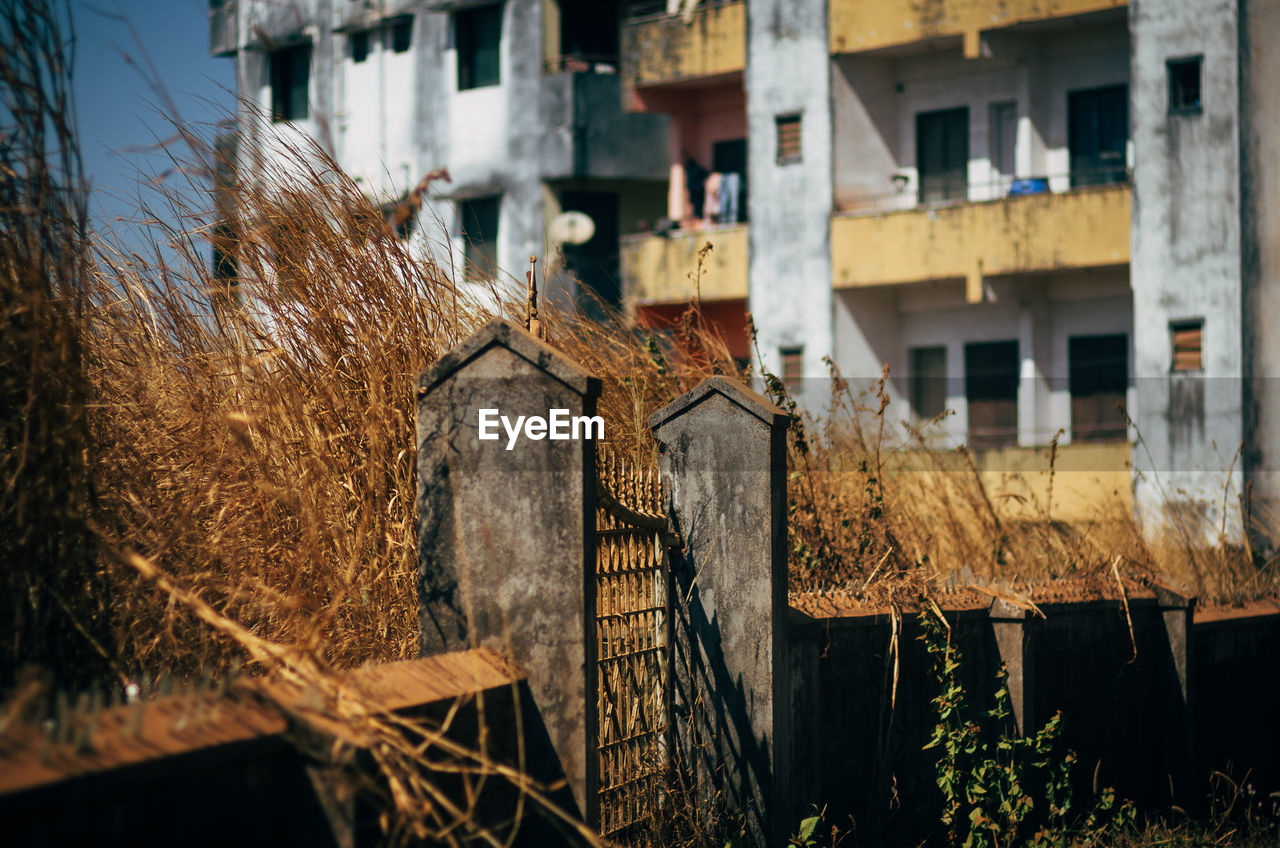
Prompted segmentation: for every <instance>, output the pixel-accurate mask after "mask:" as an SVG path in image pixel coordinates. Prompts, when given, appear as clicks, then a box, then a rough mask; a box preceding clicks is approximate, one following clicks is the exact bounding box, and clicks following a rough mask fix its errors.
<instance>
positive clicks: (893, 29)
mask: <svg viewBox="0 0 1280 848" xmlns="http://www.w3.org/2000/svg"><path fill="white" fill-rule="evenodd" d="M1128 5H1129V4H1128V0H1000V2H996V0H932V2H928V3H921V2H919V0H831V5H830V12H829V15H830V18H829V20H830V29H831V33H830V38H831V44H830V48H831V52H832V53H857V52H861V51H864V50H881V49H884V48H886V47H899V46H902V45H906V44H912V43H916V42H923V41H930V40H933V39H940V38H948V37H955V36H960V37H962V38H963V39H964V49H965V55H966V56H968V57H970V58H976V57H977V56H978V55H980V51H981V46H980V43H979V34H980V33H981V32H983V31H987V30H993V29H1003V28H1005V27H1011V26H1014V25H1017V24H1025V23H1033V22H1037V21H1051V20H1055V19H1061V18H1071V17H1074V16H1076V15H1084V14H1088V13H1090V12H1101V11H1106V10H1108V9H1123V8H1125V7H1126V6H1128Z"/></svg>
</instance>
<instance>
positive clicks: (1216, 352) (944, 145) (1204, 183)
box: [622, 0, 1280, 541]
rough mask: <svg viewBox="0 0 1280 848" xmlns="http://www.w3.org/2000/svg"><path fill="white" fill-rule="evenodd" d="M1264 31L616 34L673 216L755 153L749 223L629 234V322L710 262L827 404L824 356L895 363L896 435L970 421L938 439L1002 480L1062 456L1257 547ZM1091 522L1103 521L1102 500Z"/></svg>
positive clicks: (1266, 367)
mask: <svg viewBox="0 0 1280 848" xmlns="http://www.w3.org/2000/svg"><path fill="white" fill-rule="evenodd" d="M1277 9H1280V4H1277V3H1275V2H1273V0H1226V2H1213V3H1208V4H1204V3H1190V2H1186V1H1185V0H1182V2H1174V0H1143V2H1142V3H1141V4H1140V5H1138V4H1134V5H1133V6H1132V7H1131V6H1130V5H1129V4H1127V3H1126V2H1123V0H1119V1H1117V0H1058V2H1052V3H1045V2H1038V0H1002V2H998V3H997V2H994V1H993V2H971V1H970V0H937V2H930V3H924V4H921V3H918V2H911V0H876V2H870V0H729V2H718V3H717V2H703V3H701V4H699V5H698V6H697V7H696V9H695V10H694V11H693V13H692V14H683V15H682V14H672V13H671V12H670V11H668V10H666V9H661V10H655V9H645V10H644V11H646V12H647V13H648V14H646V15H633V16H630V17H627V18H626V19H624V21H623V24H622V43H623V67H622V73H623V78H624V81H625V83H626V85H627V86H628V87H629V89H630V93H629V94H628V97H629V99H630V104H631V106H632V108H639V109H641V110H645V111H660V112H663V113H664V114H668V115H670V116H671V120H672V134H673V138H672V142H671V145H670V157H669V158H670V161H669V167H670V170H671V172H672V177H671V180H670V183H671V185H672V187H673V199H672V213H671V216H670V217H671V218H673V219H675V220H682V216H680V215H678V214H676V207H677V201H678V200H679V198H678V196H677V195H678V193H679V192H678V191H676V190H675V189H677V188H678V184H679V182H680V181H681V180H682V179H684V177H685V175H684V173H682V168H683V167H684V163H685V162H686V161H687V160H688V157H689V155H690V154H692V155H693V156H694V157H698V156H700V157H702V164H703V166H704V167H709V168H711V169H713V170H715V169H717V165H716V164H715V157H716V147H715V145H717V144H724V143H725V140H728V139H733V138H735V137H737V136H742V137H743V138H745V140H746V148H747V157H746V158H747V162H748V167H747V173H746V174H745V176H744V182H745V183H747V184H749V186H750V191H749V195H748V196H747V198H746V202H745V204H744V206H745V215H744V216H743V218H744V220H745V223H741V222H737V221H732V222H724V223H721V224H715V223H712V224H711V225H710V226H708V224H707V223H706V221H705V218H704V219H703V220H702V221H699V220H696V219H694V220H692V221H690V220H688V216H687V215H686V216H684V219H683V220H684V223H685V226H683V227H682V228H681V229H679V230H676V231H674V232H670V233H665V234H662V235H654V234H649V235H641V236H634V237H627V236H624V239H623V256H624V262H623V276H624V280H625V284H626V290H627V295H628V298H629V299H630V301H631V302H632V303H633V304H634V308H635V309H636V312H637V315H638V316H639V318H640V320H642V321H649V322H651V323H660V322H661V320H663V318H665V317H666V316H669V315H670V314H672V313H673V312H677V311H678V310H679V308H680V304H681V303H682V302H684V301H687V299H688V298H689V297H690V296H691V284H692V281H691V280H689V279H687V278H684V277H682V276H681V275H680V274H677V273H673V271H672V269H678V268H681V267H689V266H690V264H691V256H692V255H693V254H694V252H695V251H696V249H697V247H699V246H701V245H702V244H704V243H706V242H707V241H710V242H712V243H713V244H714V245H715V251H714V252H713V254H712V255H713V256H716V257H717V260H716V264H715V266H714V267H713V268H712V269H711V271H712V275H711V277H710V278H709V279H704V280H703V282H702V286H701V292H700V293H701V298H702V300H703V302H704V304H708V302H710V304H711V305H708V306H707V307H706V308H707V311H708V312H712V313H714V314H717V315H718V316H720V317H721V318H723V319H724V320H726V321H733V320H737V321H741V320H742V319H743V318H744V317H745V313H746V312H747V311H748V310H749V311H750V313H751V314H752V316H753V318H754V321H755V324H756V326H757V328H758V331H759V337H758V338H759V345H760V349H761V354H762V355H763V357H764V359H765V362H766V364H767V365H768V366H769V367H770V368H771V369H773V370H774V371H775V372H777V373H780V374H782V375H783V376H784V377H786V378H788V379H789V381H791V382H792V383H793V384H794V385H796V386H801V387H803V391H804V394H805V396H806V397H807V398H808V399H809V401H810V403H811V404H812V405H813V406H820V405H821V402H822V399H821V393H822V392H823V391H825V389H824V388H815V387H818V386H821V385H822V384H823V381H822V380H820V379H818V378H821V377H823V376H825V373H826V366H825V364H824V362H823V359H824V357H830V358H831V359H832V360H833V361H834V362H835V363H836V364H838V365H839V367H840V369H841V371H842V372H843V373H844V374H845V375H846V376H847V377H851V378H853V380H854V383H855V385H861V386H864V387H865V386H868V385H870V384H871V383H873V382H874V381H875V380H876V379H877V378H878V377H879V376H880V374H881V369H882V367H883V366H884V365H886V364H887V365H888V366H889V369H890V375H891V378H890V385H889V388H890V393H891V396H892V399H893V400H892V405H891V407H890V409H889V414H890V417H891V418H892V419H894V421H895V422H897V421H903V422H916V423H920V422H927V421H929V420H931V419H934V418H935V417H936V416H939V415H940V414H941V413H943V411H944V410H951V411H954V413H955V414H953V415H949V416H947V417H945V418H944V419H943V420H942V422H941V424H940V425H939V426H938V427H936V428H933V429H931V430H930V431H929V432H931V433H932V439H933V440H934V441H935V443H936V444H939V445H954V444H967V445H968V446H969V447H970V448H974V449H977V451H978V456H979V457H980V463H983V467H984V468H987V469H989V470H991V471H992V472H998V471H1013V470H1021V469H1026V468H1035V467H1037V463H1036V461H1034V460H1033V459H1032V457H1034V456H1035V455H1036V454H1037V452H1036V451H1035V449H1036V448H1037V447H1043V446H1045V445H1047V444H1048V443H1049V442H1050V441H1051V440H1053V439H1054V438H1055V436H1056V437H1057V439H1058V443H1059V445H1060V446H1061V447H1060V451H1059V463H1060V467H1065V468H1067V469H1074V470H1077V471H1079V472H1081V473H1080V475H1079V480H1080V481H1084V480H1086V479H1087V480H1088V481H1089V484H1088V485H1089V486H1092V487H1094V491H1097V490H1098V489H1099V487H1101V488H1124V489H1125V490H1127V491H1126V492H1125V494H1126V495H1131V496H1132V498H1133V501H1132V503H1133V506H1134V508H1135V509H1136V510H1137V511H1138V512H1139V514H1140V515H1141V516H1142V518H1143V521H1144V526H1145V527H1146V528H1148V532H1150V533H1152V534H1153V535H1158V534H1160V533H1162V532H1165V531H1166V530H1167V528H1168V527H1169V522H1168V521H1166V520H1165V519H1167V518H1169V517H1170V516H1171V515H1173V514H1176V515H1177V516H1178V518H1179V519H1180V520H1179V522H1178V523H1179V525H1180V526H1183V527H1192V528H1193V529H1192V531H1191V532H1192V534H1193V535H1198V536H1199V537H1201V538H1202V539H1205V540H1212V539H1215V538H1217V536H1218V534H1219V533H1220V532H1224V531H1225V533H1226V535H1227V536H1228V537H1229V538H1230V539H1233V540H1236V541H1240V540H1241V538H1242V533H1243V527H1242V523H1241V521H1240V510H1239V509H1238V507H1239V505H1240V504H1242V503H1243V504H1244V505H1245V507H1246V509H1247V510H1253V511H1254V512H1259V511H1260V510H1262V509H1264V508H1265V504H1266V503H1267V501H1268V500H1269V499H1272V498H1273V497H1274V496H1275V495H1276V494H1277V491H1276V483H1275V481H1274V480H1273V479H1272V473H1271V471H1270V464H1271V463H1272V462H1274V458H1275V456H1276V454H1275V451H1276V450H1277V449H1278V448H1280V435H1277V429H1276V425H1277V424H1278V423H1280V422H1277V420H1276V415H1277V411H1280V406H1278V404H1280V399H1275V400H1273V399H1271V397H1270V396H1269V395H1268V393H1267V392H1266V390H1265V386H1266V380H1267V378H1268V377H1269V376H1270V375H1271V372H1272V370H1273V369H1274V368H1276V367H1277V366H1276V365H1273V364H1272V363H1274V362H1277V359H1276V355H1275V354H1276V351H1273V350H1272V349H1271V345H1274V344H1275V343H1274V342H1271V341H1270V336H1269V335H1268V334H1267V333H1266V332H1265V327H1266V321H1267V320H1269V319H1270V317H1271V316H1278V313H1276V312H1275V308H1276V306H1277V305H1278V304H1277V303H1276V302H1275V300H1274V299H1275V298H1276V297H1277V295H1276V294H1274V293H1273V292H1276V291H1277V285H1280V266H1278V265H1277V261H1276V250H1277V247H1276V240H1277V238H1278V237H1280V230H1276V229H1275V222H1274V218H1273V217H1272V216H1273V215H1275V211H1274V207H1275V204H1276V202H1277V199H1280V195H1277V194H1276V193H1275V192H1274V191H1273V190H1269V189H1274V182H1273V181H1274V180H1275V179H1276V174H1275V172H1276V168H1277V164H1276V163H1277V162H1280V157H1277V155H1276V154H1277V152H1278V150H1277V143H1276V138H1277V131H1280V125H1277V116H1278V114H1280V113H1278V111H1277V105H1276V104H1275V102H1274V99H1271V100H1270V101H1268V99H1267V98H1266V97H1265V95H1264V94H1263V92H1264V91H1266V90H1267V89H1268V87H1269V86H1268V83H1272V82H1274V81H1276V80H1277V79H1280V78H1277V76H1276V68H1275V67H1274V66H1273V64H1272V60H1271V59H1270V57H1269V56H1265V55H1264V53H1265V51H1263V50H1261V49H1259V48H1260V47H1261V45H1262V44H1263V43H1264V42H1263V41H1262V39H1263V37H1264V35H1265V33H1266V32H1268V31H1269V30H1268V27H1274V26H1275V25H1276V23H1277ZM673 11H679V10H673ZM1270 31H1272V32H1274V31H1280V30H1274V29H1273V30H1270ZM654 45H661V49H657V48H655V47H654ZM730 107H732V108H733V109H734V110H735V112H734V114H733V115H730V114H729V112H728V109H729V108H730ZM744 129H745V134H744V133H743V130H744ZM686 195H687V192H686ZM686 200H687V197H686ZM742 268H746V269H747V273H746V274H745V275H743V274H742V273H741V269H742ZM815 392H816V393H817V394H818V396H817V397H814V394H815ZM1126 414H1127V415H1128V416H1130V417H1131V418H1132V423H1130V421H1129V419H1128V418H1127V417H1126ZM1038 454H1039V456H1041V457H1043V456H1044V454H1045V452H1044V451H1043V450H1041V451H1039V452H1038ZM1041 464H1042V463H1041ZM1068 476H1069V475H1068ZM1041 494H1043V493H1041ZM1075 500H1076V503H1075V505H1074V508H1075V510H1076V513H1077V514H1080V515H1086V516H1087V515H1088V513H1089V510H1090V509H1091V503H1090V501H1091V495H1090V490H1089V488H1088V487H1087V486H1086V487H1084V488H1082V489H1081V490H1080V491H1079V492H1077V493H1076V498H1075Z"/></svg>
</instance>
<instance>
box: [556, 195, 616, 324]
mask: <svg viewBox="0 0 1280 848" xmlns="http://www.w3.org/2000/svg"><path fill="white" fill-rule="evenodd" d="M560 207H561V208H562V209H564V211H566V212H570V211H574V212H582V213H583V214H585V215H586V216H587V217H589V218H590V219H591V221H592V223H593V224H595V232H594V233H593V234H592V236H591V238H590V239H589V240H587V241H586V242H585V243H583V244H566V245H564V247H563V248H562V249H563V251H564V263H565V268H566V270H568V271H569V272H570V273H572V274H573V275H574V276H575V277H576V278H577V279H578V281H579V282H580V283H581V284H582V285H583V287H584V288H586V289H587V290H588V291H582V292H580V295H581V296H580V297H579V299H578V306H579V308H581V309H582V310H583V311H584V312H586V313H587V314H590V315H592V316H598V317H603V312H602V310H600V309H599V308H598V307H599V304H597V303H596V302H595V298H599V300H600V301H601V302H603V303H604V304H605V305H607V306H612V307H617V306H619V305H620V304H621V302H622V287H621V284H620V283H619V276H620V266H621V255H620V252H619V251H620V248H619V245H618V233H619V215H618V195H617V194H615V193H613V192H607V191H564V192H561V194H560ZM592 294H594V295H595V298H593V297H592Z"/></svg>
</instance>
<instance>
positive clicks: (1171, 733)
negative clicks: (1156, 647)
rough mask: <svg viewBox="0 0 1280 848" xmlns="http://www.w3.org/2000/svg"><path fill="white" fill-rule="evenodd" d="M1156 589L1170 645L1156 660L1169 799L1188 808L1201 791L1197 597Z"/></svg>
mask: <svg viewBox="0 0 1280 848" xmlns="http://www.w3.org/2000/svg"><path fill="white" fill-rule="evenodd" d="M1155 593H1156V604H1157V605H1158V606H1159V608H1160V617H1161V618H1162V619H1163V622H1164V635H1165V639H1166V640H1167V643H1168V646H1169V653H1168V655H1167V657H1165V658H1164V662H1163V663H1161V662H1159V660H1157V662H1156V664H1155V671H1156V674H1157V675H1159V681H1160V682H1159V686H1160V696H1161V700H1162V701H1163V703H1164V704H1165V705H1166V707H1165V709H1163V710H1161V716H1162V719H1163V723H1164V727H1163V733H1162V734H1161V735H1162V736H1163V738H1165V739H1167V740H1169V743H1168V749H1167V752H1166V755H1165V767H1166V769H1167V771H1168V774H1169V780H1170V783H1171V784H1172V790H1173V797H1172V798H1171V799H1169V800H1170V801H1171V802H1172V803H1177V804H1180V805H1182V806H1183V807H1184V808H1185V807H1186V806H1187V805H1188V804H1192V803H1195V802H1196V801H1198V800H1199V795H1200V793H1199V792H1198V791H1197V789H1198V788H1197V787H1195V786H1193V785H1192V784H1193V782H1194V774H1195V738H1194V736H1193V729H1194V726H1195V725H1194V723H1193V722H1192V720H1191V719H1192V716H1191V709H1192V703H1191V633H1192V629H1193V628H1192V625H1193V619H1194V615H1195V606H1196V599H1195V598H1192V597H1187V596H1185V595H1181V594H1179V593H1177V592H1175V591H1173V590H1172V589H1168V588H1166V587H1164V586H1161V585H1159V584H1157V585H1156V586H1155Z"/></svg>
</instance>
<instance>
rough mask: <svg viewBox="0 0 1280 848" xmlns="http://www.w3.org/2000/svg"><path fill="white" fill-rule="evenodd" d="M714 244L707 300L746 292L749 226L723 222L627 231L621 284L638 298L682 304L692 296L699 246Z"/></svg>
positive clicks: (705, 283) (706, 267)
mask: <svg viewBox="0 0 1280 848" xmlns="http://www.w3.org/2000/svg"><path fill="white" fill-rule="evenodd" d="M708 242H710V243H711V245H712V249H711V252H710V253H709V254H707V257H706V258H705V259H704V260H703V263H702V267H703V275H702V288H701V294H702V299H703V300H722V299H725V298H745V297H746V296H747V226H746V225H745V224H743V225H740V226H737V227H724V228H720V229H715V230H705V231H701V232H693V233H674V234H672V235H671V236H669V237H663V236H624V237H623V239H622V285H623V293H624V295H625V297H626V298H627V299H628V300H630V301H632V302H636V303H679V302H683V301H687V300H690V299H692V297H693V293H694V284H693V279H692V277H691V275H692V274H693V273H694V272H695V271H696V269H697V267H698V251H699V250H700V249H702V246H703V245H705V244H707V243H708Z"/></svg>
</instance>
